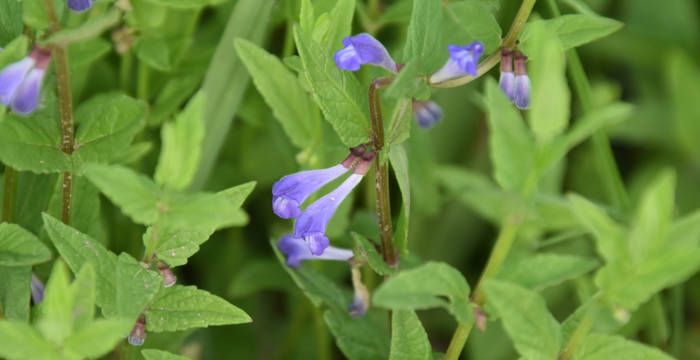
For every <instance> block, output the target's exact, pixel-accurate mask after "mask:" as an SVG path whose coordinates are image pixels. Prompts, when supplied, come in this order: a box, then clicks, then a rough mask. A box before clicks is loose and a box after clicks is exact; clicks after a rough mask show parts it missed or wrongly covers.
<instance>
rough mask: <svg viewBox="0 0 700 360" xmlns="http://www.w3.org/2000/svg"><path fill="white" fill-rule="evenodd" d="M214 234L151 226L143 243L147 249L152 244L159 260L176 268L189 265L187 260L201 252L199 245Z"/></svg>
mask: <svg viewBox="0 0 700 360" xmlns="http://www.w3.org/2000/svg"><path fill="white" fill-rule="evenodd" d="M212 233H213V231H208V232H202V231H186V230H180V229H171V228H168V227H167V226H165V227H163V226H161V227H158V226H151V227H149V228H148V230H147V231H146V233H144V234H143V243H144V246H146V247H147V248H148V247H149V244H152V245H150V246H153V249H154V250H153V252H154V253H155V254H156V256H158V259H160V260H163V261H164V262H165V263H167V264H168V265H170V266H173V267H174V266H180V265H184V264H187V258H189V257H190V256H192V255H194V254H195V253H196V252H197V251H199V245H201V244H202V243H204V242H205V241H207V240H208V239H209V237H210V236H211V234H212Z"/></svg>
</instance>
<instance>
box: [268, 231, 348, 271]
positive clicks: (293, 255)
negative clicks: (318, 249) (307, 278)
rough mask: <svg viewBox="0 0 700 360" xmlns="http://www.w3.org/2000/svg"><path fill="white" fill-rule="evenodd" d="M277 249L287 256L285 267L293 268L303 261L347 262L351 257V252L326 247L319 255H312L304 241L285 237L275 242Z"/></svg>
mask: <svg viewBox="0 0 700 360" xmlns="http://www.w3.org/2000/svg"><path fill="white" fill-rule="evenodd" d="M277 248H279V249H280V251H281V252H282V253H284V254H285V255H286V256H287V265H288V266H290V267H293V268H296V267H299V265H301V262H302V261H303V260H339V261H348V260H350V259H351V258H352V257H353V256H354V253H353V252H352V250H348V249H342V248H337V247H334V246H328V247H327V248H326V249H325V250H323V253H321V255H313V254H312V253H311V250H309V245H307V244H306V241H304V240H303V239H300V238H295V237H293V236H292V235H285V236H283V237H282V238H281V239H280V240H279V241H278V242H277Z"/></svg>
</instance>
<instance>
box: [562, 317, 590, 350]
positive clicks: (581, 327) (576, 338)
mask: <svg viewBox="0 0 700 360" xmlns="http://www.w3.org/2000/svg"><path fill="white" fill-rule="evenodd" d="M591 311H592V310H591V309H588V310H587V311H586V315H585V316H584V317H583V319H582V320H581V322H580V323H579V324H578V327H576V330H574V334H573V335H572V336H571V340H569V342H568V343H567V344H566V346H565V347H564V351H563V352H562V354H561V355H560V356H559V360H569V359H571V358H572V356H573V355H574V351H575V350H576V348H577V347H578V345H579V344H580V343H581V341H583V339H585V338H586V335H588V332H589V331H590V330H591V326H592V325H593V316H591Z"/></svg>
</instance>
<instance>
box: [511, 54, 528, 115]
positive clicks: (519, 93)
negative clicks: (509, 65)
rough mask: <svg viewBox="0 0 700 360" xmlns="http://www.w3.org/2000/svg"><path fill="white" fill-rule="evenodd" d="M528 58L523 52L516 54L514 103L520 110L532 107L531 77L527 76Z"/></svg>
mask: <svg viewBox="0 0 700 360" xmlns="http://www.w3.org/2000/svg"><path fill="white" fill-rule="evenodd" d="M526 60H527V56H525V55H523V54H522V53H521V52H519V51H518V52H516V53H515V94H514V96H513V102H514V103H515V106H517V107H518V108H520V109H527V108H529V107H530V77H528V76H527V70H526V69H525V61H526Z"/></svg>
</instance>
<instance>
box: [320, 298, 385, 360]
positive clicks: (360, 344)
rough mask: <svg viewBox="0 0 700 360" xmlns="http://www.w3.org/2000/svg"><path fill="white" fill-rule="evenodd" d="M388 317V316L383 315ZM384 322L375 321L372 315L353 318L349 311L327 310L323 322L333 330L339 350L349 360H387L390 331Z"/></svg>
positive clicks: (383, 318)
mask: <svg viewBox="0 0 700 360" xmlns="http://www.w3.org/2000/svg"><path fill="white" fill-rule="evenodd" d="M382 315H386V314H382ZM385 319H386V317H385V316H383V317H382V320H383V321H382V322H378V321H373V319H372V318H371V314H366V315H365V316H363V317H361V318H353V317H350V315H348V313H347V310H345V309H338V308H333V309H331V310H326V311H325V312H324V314H323V320H325V322H326V325H328V328H329V329H330V330H331V333H332V334H333V337H334V338H335V342H336V344H337V345H338V348H340V350H341V351H342V352H343V355H345V356H346V357H347V358H348V359H349V360H385V359H386V358H387V355H388V353H389V337H388V334H389V329H386V328H383V327H382V326H381V325H383V324H384V321H386V320H385Z"/></svg>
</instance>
